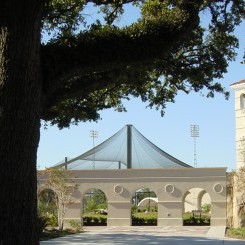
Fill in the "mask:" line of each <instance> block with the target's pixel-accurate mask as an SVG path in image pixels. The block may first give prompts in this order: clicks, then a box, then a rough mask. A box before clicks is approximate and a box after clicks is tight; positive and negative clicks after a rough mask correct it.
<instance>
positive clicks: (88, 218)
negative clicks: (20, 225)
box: [83, 213, 107, 225]
mask: <svg viewBox="0 0 245 245" xmlns="http://www.w3.org/2000/svg"><path fill="white" fill-rule="evenodd" d="M106 223H107V215H103V214H96V213H89V214H84V215H83V224H84V225H106Z"/></svg>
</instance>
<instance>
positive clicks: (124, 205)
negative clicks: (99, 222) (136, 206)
mask: <svg viewBox="0 0 245 245" xmlns="http://www.w3.org/2000/svg"><path fill="white" fill-rule="evenodd" d="M130 225H131V202H130V201H108V218H107V226H130Z"/></svg>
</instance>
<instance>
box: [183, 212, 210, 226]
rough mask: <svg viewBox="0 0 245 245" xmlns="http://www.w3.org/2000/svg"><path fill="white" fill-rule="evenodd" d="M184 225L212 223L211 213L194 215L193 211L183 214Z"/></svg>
mask: <svg viewBox="0 0 245 245" xmlns="http://www.w3.org/2000/svg"><path fill="white" fill-rule="evenodd" d="M183 224H184V225H210V216H209V215H202V216H199V215H194V216H193V214H192V213H185V214H183Z"/></svg>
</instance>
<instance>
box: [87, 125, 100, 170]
mask: <svg viewBox="0 0 245 245" xmlns="http://www.w3.org/2000/svg"><path fill="white" fill-rule="evenodd" d="M89 133H90V137H92V138H93V150H94V139H95V138H98V131H94V130H90V132H89ZM93 157H94V159H93V169H95V151H94V154H93Z"/></svg>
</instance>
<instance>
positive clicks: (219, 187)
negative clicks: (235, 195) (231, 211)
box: [213, 183, 224, 193]
mask: <svg viewBox="0 0 245 245" xmlns="http://www.w3.org/2000/svg"><path fill="white" fill-rule="evenodd" d="M223 190H224V187H223V186H222V185H221V184H220V183H217V184H215V185H214V186H213V191H214V192H216V193H221V192H222V191H223Z"/></svg>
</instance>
